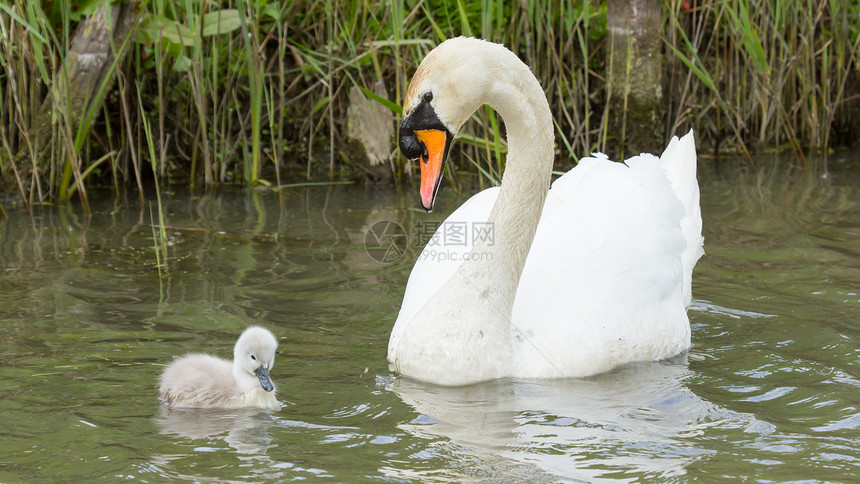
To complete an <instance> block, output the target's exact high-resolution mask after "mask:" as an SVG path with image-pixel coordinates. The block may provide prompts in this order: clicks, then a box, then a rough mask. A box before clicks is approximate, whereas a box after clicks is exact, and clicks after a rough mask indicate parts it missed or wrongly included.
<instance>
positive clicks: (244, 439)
mask: <svg viewBox="0 0 860 484" xmlns="http://www.w3.org/2000/svg"><path fill="white" fill-rule="evenodd" d="M154 421H155V423H156V425H157V426H158V429H159V432H160V433H161V434H164V435H169V436H174V437H176V438H175V439H173V440H175V441H176V442H175V443H177V444H179V445H178V446H177V450H176V452H174V453H169V454H154V455H152V456H151V457H150V462H151V464H152V465H153V466H154V471H155V472H158V473H159V474H160V475H161V476H163V477H166V478H169V479H171V480H177V479H181V480H186V481H195V482H211V481H217V482H225V481H227V482H229V479H226V478H224V474H223V470H222V471H219V468H217V467H215V468H213V467H209V466H206V465H201V460H200V455H199V449H201V448H205V449H206V450H207V451H209V452H220V453H221V454H223V455H228V454H236V456H235V459H236V460H237V461H239V462H240V463H241V464H239V466H240V467H243V466H244V464H247V463H248V462H254V465H253V466H251V467H250V468H249V470H248V472H249V473H250V474H249V475H252V476H253V477H252V480H255V481H281V480H285V479H290V480H295V479H297V478H300V476H304V477H306V478H313V477H321V476H329V477H331V476H330V475H328V474H327V473H326V471H325V470H323V469H319V468H315V467H311V466H309V465H308V463H307V462H306V461H305V459H303V458H301V457H299V458H297V459H296V460H295V461H289V460H282V459H279V458H278V455H281V456H285V455H287V456H288V455H290V453H285V452H284V451H283V450H282V451H281V452H280V453H278V452H277V451H275V450H274V449H275V448H276V447H278V446H283V445H285V444H286V443H285V442H284V441H282V440H280V439H278V438H277V435H278V432H279V430H280V431H281V432H282V433H281V435H283V431H284V430H285V429H287V431H302V430H309V431H316V432H327V433H343V432H356V431H357V430H358V429H357V428H355V427H346V426H329V425H318V424H313V423H308V422H303V421H299V420H289V419H283V418H280V417H278V416H277V415H273V414H272V413H270V412H267V411H264V410H260V409H254V408H237V409H220V408H219V409H216V408H203V409H200V408H175V407H166V406H161V407H160V413H159V414H158V415H157V416H156V417H155V418H154ZM270 432H271V433H273V434H275V437H274V438H273V437H272V435H271V434H270ZM186 440H187V442H185V441H186ZM218 440H223V441H224V442H225V443H226V444H227V445H229V446H230V448H229V449H222V448H219V446H218V445H216V444H217V441H218ZM191 449H193V450H194V451H193V452H189V451H190V450H191ZM228 460H229V458H227V457H221V458H220V459H219V462H221V463H222V465H223V464H224V462H227V461H228ZM188 462H190V463H191V464H190V465H189V463H188ZM179 469H182V470H185V471H186V472H187V470H188V469H193V472H195V474H187V473H185V472H183V471H180V470H179ZM247 478H248V477H247V476H246V477H245V479H243V480H246V479H247Z"/></svg>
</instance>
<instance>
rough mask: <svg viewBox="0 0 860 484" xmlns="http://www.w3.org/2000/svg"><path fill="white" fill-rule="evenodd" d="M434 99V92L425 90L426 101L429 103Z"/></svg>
mask: <svg viewBox="0 0 860 484" xmlns="http://www.w3.org/2000/svg"><path fill="white" fill-rule="evenodd" d="M432 100H433V93H432V92H430V91H427V92H425V93H424V102H425V103H429V102H430V101H432Z"/></svg>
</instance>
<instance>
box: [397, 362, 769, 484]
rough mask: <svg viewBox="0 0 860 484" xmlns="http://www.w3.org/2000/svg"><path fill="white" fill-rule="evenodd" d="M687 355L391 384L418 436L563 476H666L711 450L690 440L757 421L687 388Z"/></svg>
mask: <svg viewBox="0 0 860 484" xmlns="http://www.w3.org/2000/svg"><path fill="white" fill-rule="evenodd" d="M685 360H686V357H676V358H673V359H671V360H667V361H662V362H642V363H634V364H630V365H626V366H623V367H621V368H618V369H616V370H614V371H612V372H610V373H606V374H602V375H598V376H596V377H592V378H589V379H584V380H583V379H575V380H537V381H525V382H523V381H517V382H513V381H509V380H502V381H493V382H487V383H483V384H479V385H472V386H467V387H441V386H436V385H432V384H427V383H422V382H418V381H416V380H411V379H406V378H396V379H394V380H392V381H391V382H389V383H388V384H387V388H388V389H389V390H392V391H394V392H395V393H397V394H398V396H400V398H401V399H402V400H403V401H404V402H405V403H407V404H409V405H411V406H412V407H413V408H415V410H416V411H417V412H420V413H421V414H423V416H422V417H419V418H417V419H415V420H413V421H412V422H409V423H405V424H402V425H401V426H400V428H402V429H403V430H405V431H407V432H409V433H410V434H412V435H415V436H416V437H425V438H426V437H428V436H441V437H445V438H448V439H450V440H451V441H452V442H454V443H455V444H457V445H460V446H462V447H465V448H466V449H467V450H468V451H471V452H479V453H484V454H490V455H494V456H498V457H503V458H506V459H509V460H511V461H513V462H517V463H520V464H525V465H527V466H535V467H537V468H539V469H541V470H542V471H543V472H545V473H547V474H550V475H552V476H560V477H564V478H572V479H587V480H591V479H600V478H610V477H611V478H621V479H624V478H625V476H628V478H629V476H631V473H635V475H640V476H641V475H642V474H646V475H649V476H654V477H662V478H665V477H671V476H679V475H683V474H684V473H685V472H686V471H685V468H686V466H687V465H688V464H690V463H691V462H693V461H695V460H697V459H700V458H702V457H704V456H706V455H708V454H711V453H713V452H714V451H713V450H711V449H708V448H702V447H696V446H695V445H694V444H693V443H691V442H690V441H689V438H690V437H695V436H696V435H698V434H700V433H701V432H703V430H704V429H705V428H707V427H710V426H713V425H719V424H724V423H726V422H727V421H734V424H733V425H738V421H740V422H741V424H743V426H746V425H747V424H750V423H752V422H754V421H755V419H754V417H752V416H751V415H743V414H738V413H734V412H731V411H728V410H725V409H722V408H719V407H717V406H716V405H714V404H712V403H710V402H708V401H707V400H704V399H702V398H700V397H699V396H697V395H696V394H694V393H693V392H692V391H690V389H688V388H687V387H686V386H685V384H684V380H685V379H686V378H688V377H689V376H690V375H691V372H690V371H689V370H688V369H687V365H686V361H685ZM760 424H762V425H758V426H756V427H755V428H756V429H761V430H764V431H767V430H768V429H770V428H771V427H770V425H769V424H765V423H763V422H760ZM751 428H752V427H751Z"/></svg>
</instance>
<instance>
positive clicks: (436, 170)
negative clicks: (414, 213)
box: [415, 129, 447, 212]
mask: <svg viewBox="0 0 860 484" xmlns="http://www.w3.org/2000/svg"><path fill="white" fill-rule="evenodd" d="M415 136H416V137H417V138H418V141H420V142H421V143H423V144H424V147H425V148H426V150H427V159H426V160H425V159H424V155H423V154H422V155H421V156H420V158H419V159H420V160H421V161H420V163H419V165H421V188H420V191H419V193H420V194H421V205H422V206H423V207H424V210H427V211H428V212H429V211H430V210H433V202H434V201H435V200H436V191H437V190H438V189H439V183H440V182H441V181H442V166H443V161H445V145H446V144H447V143H446V141H447V140H446V136H447V134H446V133H445V132H444V131H440V130H438V129H422V130H417V131H415Z"/></svg>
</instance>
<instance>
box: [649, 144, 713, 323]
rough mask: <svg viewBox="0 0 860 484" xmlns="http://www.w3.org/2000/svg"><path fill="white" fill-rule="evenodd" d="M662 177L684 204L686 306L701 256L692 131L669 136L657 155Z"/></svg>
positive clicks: (682, 225) (701, 245)
mask: <svg viewBox="0 0 860 484" xmlns="http://www.w3.org/2000/svg"><path fill="white" fill-rule="evenodd" d="M660 162H661V164H662V165H663V170H664V171H665V172H666V176H667V177H668V178H669V181H670V182H671V183H672V188H673V189H674V190H675V194H676V195H677V196H678V198H679V199H680V200H681V203H682V204H683V205H684V210H685V215H684V218H683V219H682V220H681V231H682V232H683V234H684V238H685V239H686V240H687V249H686V250H685V251H684V253H683V254H682V255H681V260H682V262H683V264H684V304H685V306H687V307H689V306H690V300H691V299H692V290H691V287H690V286H691V283H692V278H693V267H695V265H696V262H697V261H698V260H699V258H700V257H701V256H702V255H703V254H704V253H705V251H704V249H703V244H704V240H705V239H704V237H702V211H701V209H700V208H699V183H698V182H697V181H696V141H695V139H694V138H693V130H692V129H691V130H690V132H689V133H687V134H686V135H684V137H682V138H681V139H678V137H677V136H673V137H672V141H670V142H669V146H667V147H666V150H665V151H663V155H662V156H660Z"/></svg>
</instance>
